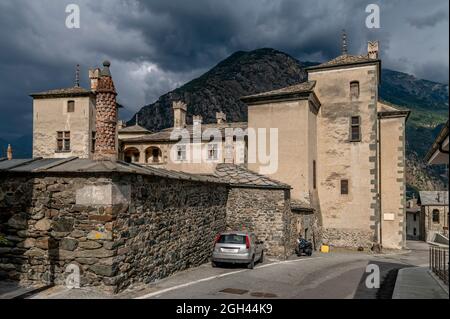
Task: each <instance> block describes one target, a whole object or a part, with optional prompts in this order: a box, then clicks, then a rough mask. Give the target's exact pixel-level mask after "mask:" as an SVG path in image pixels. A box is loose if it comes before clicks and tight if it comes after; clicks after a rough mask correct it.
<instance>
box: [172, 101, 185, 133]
mask: <svg viewBox="0 0 450 319" xmlns="http://www.w3.org/2000/svg"><path fill="white" fill-rule="evenodd" d="M172 108H173V127H174V128H184V127H186V112H187V105H186V103H184V102H182V101H177V102H173V104H172Z"/></svg>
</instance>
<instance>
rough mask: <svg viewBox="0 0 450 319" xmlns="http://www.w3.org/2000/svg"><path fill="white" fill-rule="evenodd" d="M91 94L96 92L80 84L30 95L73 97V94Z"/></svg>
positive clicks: (39, 96)
mask: <svg viewBox="0 0 450 319" xmlns="http://www.w3.org/2000/svg"><path fill="white" fill-rule="evenodd" d="M90 95H94V92H92V91H90V90H86V89H85V88H82V87H79V86H74V87H70V88H63V89H55V90H49V91H44V92H38V93H32V94H30V96H32V97H33V98H48V97H73V96H90Z"/></svg>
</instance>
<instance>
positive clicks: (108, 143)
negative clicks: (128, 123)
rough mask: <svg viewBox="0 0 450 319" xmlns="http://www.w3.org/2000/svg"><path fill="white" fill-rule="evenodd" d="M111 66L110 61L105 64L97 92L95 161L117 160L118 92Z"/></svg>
mask: <svg viewBox="0 0 450 319" xmlns="http://www.w3.org/2000/svg"><path fill="white" fill-rule="evenodd" d="M110 65H111V63H110V62H108V61H105V62H103V69H102V71H101V72H100V78H99V79H98V86H97V91H96V100H97V101H96V102H97V103H96V110H97V111H96V142H95V152H94V159H95V160H113V161H115V160H117V149H118V147H117V145H118V141H117V119H118V118H117V116H118V115H117V102H116V96H117V92H116V89H115V87H114V82H113V80H112V77H111V72H110V70H109V67H110Z"/></svg>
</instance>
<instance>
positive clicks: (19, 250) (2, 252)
mask: <svg viewBox="0 0 450 319" xmlns="http://www.w3.org/2000/svg"><path fill="white" fill-rule="evenodd" d="M5 175H6V176H2V177H4V178H2V180H1V182H0V232H1V233H4V234H5V235H6V238H7V240H8V242H9V246H7V247H1V248H0V277H2V278H5V277H6V278H9V279H14V280H20V281H22V282H42V283H52V282H53V283H55V284H64V282H65V278H66V275H67V274H65V270H66V267H67V266H68V265H69V264H76V265H78V266H79V267H80V270H81V284H82V285H88V286H90V285H106V286H108V282H107V280H105V279H106V278H107V277H108V276H109V275H111V265H112V262H113V260H112V258H113V256H114V255H115V250H114V242H113V236H112V228H113V223H112V222H113V207H112V206H111V205H77V203H76V202H77V198H76V197H77V190H78V194H79V190H82V189H83V188H86V187H92V186H94V185H95V186H96V187H105V186H107V185H111V184H110V179H109V178H107V177H100V176H98V177H91V178H89V177H75V176H73V177H67V176H66V177H56V176H55V177H44V176H31V175H27V176H17V175H7V174H5Z"/></svg>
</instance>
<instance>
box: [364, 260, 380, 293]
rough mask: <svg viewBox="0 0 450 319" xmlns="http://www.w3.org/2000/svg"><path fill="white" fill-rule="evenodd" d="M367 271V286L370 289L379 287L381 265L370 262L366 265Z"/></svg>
mask: <svg viewBox="0 0 450 319" xmlns="http://www.w3.org/2000/svg"><path fill="white" fill-rule="evenodd" d="M366 273H369V274H368V275H367V277H366V287H367V288H369V289H379V288H380V267H379V266H378V265H375V264H369V265H367V267H366Z"/></svg>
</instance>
